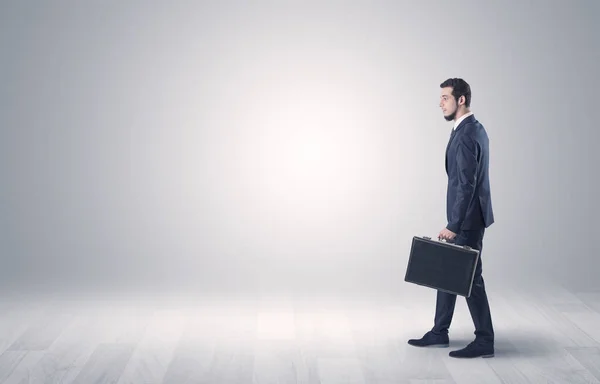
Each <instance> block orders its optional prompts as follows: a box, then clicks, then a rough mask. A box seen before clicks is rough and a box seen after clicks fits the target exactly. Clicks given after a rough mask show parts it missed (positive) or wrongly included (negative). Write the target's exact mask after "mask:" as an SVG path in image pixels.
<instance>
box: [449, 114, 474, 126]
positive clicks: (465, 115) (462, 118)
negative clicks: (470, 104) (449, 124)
mask: <svg viewBox="0 0 600 384" xmlns="http://www.w3.org/2000/svg"><path fill="white" fill-rule="evenodd" d="M472 114H473V112H467V113H465V114H464V115H462V116H461V117H460V119H458V120H456V122H455V123H454V128H453V129H456V127H458V125H459V124H460V123H462V121H463V120H464V119H466V118H467V117H469V116H471V115H472Z"/></svg>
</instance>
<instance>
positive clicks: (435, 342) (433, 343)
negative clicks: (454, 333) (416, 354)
mask: <svg viewBox="0 0 600 384" xmlns="http://www.w3.org/2000/svg"><path fill="white" fill-rule="evenodd" d="M408 344H410V345H412V346H415V347H437V348H445V347H447V346H448V345H450V342H449V340H448V335H436V334H434V333H432V332H431V331H429V332H427V333H426V334H425V335H424V336H423V337H422V338H420V339H410V340H408Z"/></svg>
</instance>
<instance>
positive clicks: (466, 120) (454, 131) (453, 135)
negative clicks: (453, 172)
mask: <svg viewBox="0 0 600 384" xmlns="http://www.w3.org/2000/svg"><path fill="white" fill-rule="evenodd" d="M474 119H475V115H471V116H469V117H467V118H466V119H464V120H463V121H461V123H460V124H458V127H456V128H455V129H453V130H452V133H451V134H450V139H448V145H447V146H446V173H448V152H450V144H452V140H454V138H455V137H456V135H457V134H458V130H459V129H461V128H462V127H463V125H465V124H466V123H467V122H470V121H471V120H474Z"/></svg>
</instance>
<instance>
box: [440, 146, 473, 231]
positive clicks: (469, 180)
mask: <svg viewBox="0 0 600 384" xmlns="http://www.w3.org/2000/svg"><path fill="white" fill-rule="evenodd" d="M457 139H458V140H459V142H458V145H457V149H456V170H457V174H458V185H457V186H456V189H457V190H456V201H455V202H454V206H453V207H452V210H451V214H450V222H449V223H448V225H447V226H446V228H447V229H448V230H450V231H452V232H454V233H458V232H460V229H461V227H462V224H463V222H464V221H465V216H466V214H467V209H468V208H469V204H470V203H471V200H472V199H473V194H474V193H475V186H476V185H477V168H478V164H477V158H478V157H479V156H478V154H479V145H478V144H477V142H475V140H473V138H472V137H469V136H468V135H460V136H459V137H457Z"/></svg>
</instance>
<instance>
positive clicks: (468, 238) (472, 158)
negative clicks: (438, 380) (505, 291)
mask: <svg viewBox="0 0 600 384" xmlns="http://www.w3.org/2000/svg"><path fill="white" fill-rule="evenodd" d="M440 88H441V89H442V90H441V97H440V107H441V109H442V111H443V113H444V117H445V119H446V120H447V121H454V128H453V130H452V134H451V135H450V140H449V142H448V146H447V148H446V173H447V175H448V190H447V199H446V215H447V220H448V223H447V225H446V227H445V228H444V229H442V230H441V231H440V233H439V235H438V238H439V239H440V240H445V241H448V242H453V243H455V244H457V245H468V246H470V247H472V248H475V249H477V250H479V251H480V255H481V251H482V249H483V235H484V232H485V229H486V228H488V227H489V226H490V225H492V224H493V223H494V213H493V211H492V201H491V194H490V180H489V173H488V169H489V140H488V136H487V133H486V131H485V128H484V127H483V125H481V123H480V122H479V121H477V119H476V118H475V116H474V115H473V113H472V112H471V111H470V104H471V88H470V86H469V84H467V82H465V81H464V80H463V79H457V78H453V79H448V80H446V81H444V82H443V83H442V84H440ZM455 303H456V295H454V294H450V293H445V292H441V291H438V292H437V301H436V308H435V317H434V325H433V328H432V329H431V330H430V331H429V332H427V333H426V334H425V335H424V336H423V337H422V338H421V339H411V340H409V341H408V343H409V344H410V345H413V346H419V347H426V346H437V347H447V346H448V345H449V337H448V329H449V328H450V323H451V322H452V316H453V314H454V306H455ZM467 305H468V307H469V311H470V313H471V318H472V319H473V324H474V325H475V340H474V341H473V342H471V343H470V344H469V345H467V346H466V347H465V348H463V349H461V350H458V351H452V352H450V356H451V357H470V358H472V357H492V356H493V355H494V329H493V325H492V317H491V312H490V307H489V304H488V299H487V294H486V292H485V285H484V282H483V276H482V263H481V257H479V260H478V263H477V266H476V270H475V277H474V281H473V288H472V291H471V296H470V297H468V298H467Z"/></svg>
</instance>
